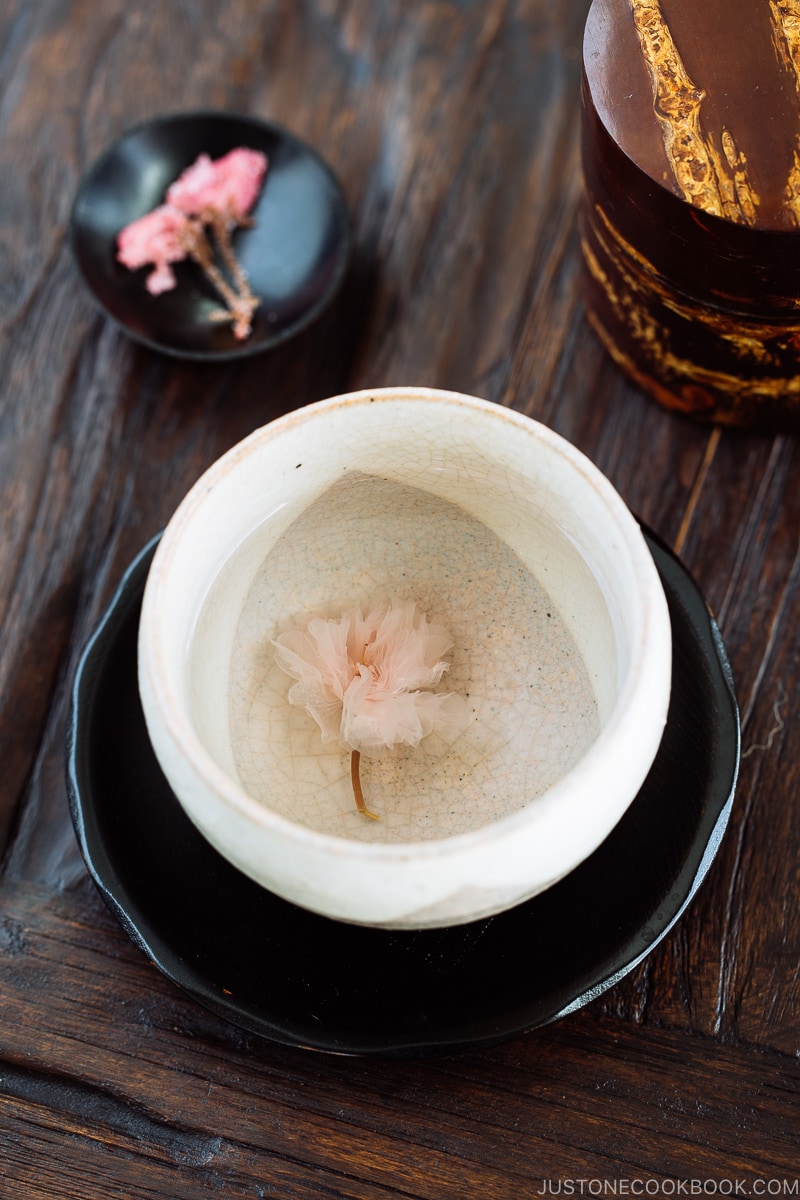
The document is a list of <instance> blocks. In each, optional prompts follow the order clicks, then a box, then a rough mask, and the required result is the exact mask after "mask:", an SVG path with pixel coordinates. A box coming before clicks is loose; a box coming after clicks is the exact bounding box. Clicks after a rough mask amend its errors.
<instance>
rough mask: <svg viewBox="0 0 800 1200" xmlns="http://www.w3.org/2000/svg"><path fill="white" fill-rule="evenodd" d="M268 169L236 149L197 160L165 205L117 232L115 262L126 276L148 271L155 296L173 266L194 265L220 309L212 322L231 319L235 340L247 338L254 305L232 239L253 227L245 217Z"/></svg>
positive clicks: (171, 278)
mask: <svg viewBox="0 0 800 1200" xmlns="http://www.w3.org/2000/svg"><path fill="white" fill-rule="evenodd" d="M266 170H267V159H266V156H265V155H264V154H261V153H260V152H259V151H257V150H248V149H245V148H244V147H240V148H239V149H237V150H231V151H230V152H229V153H228V154H226V155H224V156H223V157H222V158H218V159H215V160H212V159H211V158H209V156H208V155H207V154H201V155H200V157H199V158H198V159H197V160H196V162H194V163H193V164H192V166H191V167H188V168H187V169H186V170H185V171H184V172H183V174H182V175H181V176H180V177H179V178H178V179H176V180H175V182H174V183H173V184H171V185H170V187H169V188H168V189H167V193H166V198H165V199H166V202H165V203H164V204H161V205H159V206H158V207H157V208H155V209H153V210H152V212H149V213H146V214H145V215H144V216H143V217H139V218H138V219H137V220H135V221H131V222H130V224H129V225H126V226H125V228H124V229H122V230H121V231H120V233H119V235H118V237H117V259H118V260H119V261H120V262H121V263H122V264H123V265H124V266H126V267H128V268H129V269H130V270H132V271H134V270H138V269H139V268H140V267H144V266H152V268H153V269H152V271H151V272H150V274H149V275H148V276H147V280H146V282H145V286H146V288H147V290H148V291H149V292H150V293H151V295H154V296H158V295H160V294H161V293H162V292H166V291H169V290H171V289H172V288H174V287H175V286H176V283H177V280H176V278H175V273H174V271H173V270H172V265H173V264H174V263H177V262H182V261H183V260H184V259H187V258H190V259H192V260H193V261H194V262H196V263H197V264H198V266H199V267H200V269H201V270H202V272H203V274H204V275H205V277H206V278H207V279H208V280H209V282H210V283H211V284H212V285H213V287H214V288H215V290H216V291H217V293H218V295H219V296H220V297H221V298H222V300H224V302H225V305H226V307H225V308H220V309H216V310H214V312H212V313H211V319H212V320H215V321H230V322H231V324H232V326H233V333H234V336H235V337H236V338H237V339H239V340H243V339H245V338H247V337H249V335H250V333H251V332H252V328H253V313H254V312H255V311H256V309H257V308H258V306H259V304H260V299H259V297H257V296H255V295H253V292H252V290H251V288H250V284H249V281H248V279H247V275H246V274H245V271H244V268H243V267H242V265H241V263H240V262H239V261H238V259H237V258H236V255H235V253H234V250H233V243H232V235H233V233H234V231H235V230H236V229H237V228H239V227H246V226H249V225H252V221H251V220H250V218H249V217H248V215H247V214H248V213H249V212H250V209H251V208H252V207H253V205H254V204H255V202H256V199H257V197H258V194H259V192H260V190H261V186H262V184H263V181H264V175H265V173H266Z"/></svg>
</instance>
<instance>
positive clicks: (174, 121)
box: [70, 112, 352, 361]
mask: <svg viewBox="0 0 800 1200" xmlns="http://www.w3.org/2000/svg"><path fill="white" fill-rule="evenodd" d="M240 146H244V147H247V148H248V149H251V150H259V151H261V152H263V153H264V154H266V156H267V159H268V160H269V165H268V167H267V174H266V178H265V180H264V185H263V187H262V189H261V193H260V195H259V198H258V200H257V201H256V204H255V207H254V208H253V210H252V212H251V214H250V216H251V217H252V218H253V221H254V224H253V227H252V228H250V229H240V230H238V231H237V232H236V233H235V234H234V247H235V250H236V254H237V256H238V258H239V260H240V262H241V263H242V265H243V266H244V268H245V270H246V272H247V274H248V277H249V279H250V284H251V287H252V290H253V292H254V293H255V294H256V295H257V296H260V297H261V301H262V303H261V305H260V306H259V308H258V310H257V312H256V314H255V318H254V321H253V331H252V333H251V335H250V336H249V337H248V338H247V339H246V340H244V341H237V340H236V338H235V337H234V335H233V331H232V329H231V327H230V325H227V324H216V323H214V322H212V321H210V320H209V313H210V312H211V311H212V310H213V309H214V308H217V307H218V306H219V297H218V296H217V295H216V293H215V292H214V290H213V288H212V287H211V285H210V284H209V283H208V282H207V281H206V280H205V278H204V276H203V274H202V272H201V270H200V268H199V267H198V266H197V265H196V264H195V263H192V262H182V263H177V264H175V268H174V269H175V275H176V277H177V281H178V283H177V287H175V288H174V289H173V290H172V291H168V292H163V293H162V294H161V295H160V296H151V295H150V293H149V292H148V291H147V289H146V287H145V278H146V276H147V270H148V269H147V268H142V269H141V270H139V271H130V270H128V268H127V267H124V266H123V265H122V263H120V262H118V261H117V258H116V253H117V245H116V242H117V235H118V234H119V232H120V230H121V229H122V228H123V227H124V226H125V225H127V224H128V223H129V222H130V221H133V220H134V219H136V218H137V217H141V216H143V215H144V214H145V213H147V212H150V211H151V209H153V208H156V207H157V206H158V205H160V204H162V203H163V202H164V195H165V193H166V190H167V188H168V187H169V185H170V184H171V183H173V182H174V180H175V179H177V178H178V176H179V175H180V174H181V172H182V171H184V170H185V169H186V168H187V167H189V166H191V165H192V163H193V162H194V161H195V160H196V159H197V158H198V156H199V155H200V154H208V155H210V157H211V158H212V159H216V158H219V157H221V156H222V155H223V154H226V153H227V152H228V151H229V150H234V149H236V148H237V147H240ZM70 241H71V245H72V251H73V254H74V256H75V261H76V263H77V265H78V268H79V270H80V272H81V274H82V275H83V278H84V280H85V282H86V284H87V285H88V287H89V289H90V291H91V292H92V293H93V295H94V297H95V299H96V300H97V301H98V303H99V304H100V307H101V308H102V309H103V310H104V311H105V312H106V313H107V314H108V316H109V317H111V319H112V320H113V321H115V322H116V323H117V324H118V325H119V326H120V327H121V328H122V329H123V330H124V331H125V332H126V333H128V334H130V336H131V337H133V338H136V339H137V340H138V341H140V342H144V344H145V345H147V346H150V347H152V348H153V349H156V350H161V351H163V352H164V353H165V354H172V355H176V356H177V357H180V358H190V359H201V360H204V361H214V360H217V361H219V360H225V359H230V358H238V357H242V356H246V355H251V354H257V353H259V352H260V351H263V350H267V349H270V348H271V347H273V346H276V345H278V343H280V342H283V341H286V339H287V338H290V337H292V336H293V335H294V334H296V333H298V332H299V331H300V330H301V329H304V328H305V327H306V326H307V325H309V324H310V323H311V322H312V321H313V320H315V319H316V318H317V317H318V316H319V315H320V314H321V313H322V311H323V310H324V309H325V307H326V306H327V305H328V304H329V303H330V301H331V300H332V299H333V297H334V295H335V294H336V292H337V290H338V288H339V286H340V285H341V283H342V280H343V279H344V276H345V273H346V270H347V266H348V263H349V260H350V254H351V249H352V236H351V230H350V220H349V217H348V213H347V206H346V203H345V199H344V196H343V193H342V189H341V187H340V186H339V183H338V182H337V180H336V178H335V177H334V175H333V174H332V172H331V171H330V169H329V168H328V166H327V165H326V164H325V163H324V162H323V160H322V159H321V158H320V156H319V155H318V154H317V153H316V151H314V150H312V149H311V147H310V146H308V145H306V144H305V143H304V142H302V141H300V139H299V138H297V137H295V136H294V135H293V134H291V133H289V132H288V131H287V130H285V129H282V128H280V127H279V126H277V125H273V124H270V123H268V122H266V121H260V120H257V119H256V118H255V117H249V116H240V115H237V114H234V113H225V112H193V113H179V114H176V115H174V116H166V117H160V118H158V119H157V120H154V121H148V122H147V123H146V124H143V125H139V126H137V127H136V128H134V129H131V130H129V131H128V132H127V133H126V134H124V136H123V137H122V138H121V139H120V140H119V141H118V142H117V143H116V144H115V145H113V146H112V147H111V148H110V149H109V150H107V151H106V152H105V154H103V155H102V157H101V158H99V159H98V161H97V162H96V163H95V164H94V166H93V167H92V168H91V169H90V170H89V172H88V174H86V175H85V176H84V178H83V181H82V183H81V185H80V188H79V190H78V194H77V196H76V199H75V204H74V207H73V210H72V219H71V223H70Z"/></svg>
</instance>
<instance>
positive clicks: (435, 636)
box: [272, 602, 468, 820]
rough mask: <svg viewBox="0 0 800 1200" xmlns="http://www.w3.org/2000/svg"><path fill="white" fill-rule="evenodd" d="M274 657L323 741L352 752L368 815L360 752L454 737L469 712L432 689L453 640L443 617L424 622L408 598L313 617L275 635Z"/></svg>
mask: <svg viewBox="0 0 800 1200" xmlns="http://www.w3.org/2000/svg"><path fill="white" fill-rule="evenodd" d="M272 644H273V645H274V646H275V648H276V649H275V661H276V662H277V663H278V665H279V666H280V667H281V668H282V669H283V670H284V671H286V673H287V674H288V675H291V676H292V678H293V679H295V680H296V681H297V682H296V683H295V684H293V686H292V687H291V688H290V690H289V701H290V703H292V704H296V705H299V706H300V707H302V708H305V709H306V711H307V712H308V713H309V715H310V716H311V717H313V719H314V720H315V721H316V723H317V725H318V726H319V728H320V731H321V733H322V740H323V742H331V741H337V742H339V743H340V745H343V746H345V747H347V748H348V749H349V750H350V752H351V755H350V777H351V781H352V785H353V795H354V797H355V802H356V807H357V808H358V810H359V812H361V813H363V814H364V816H367V817H373V818H374V819H376V820H377V816H376V814H375V813H373V812H371V811H370V810H369V809H368V808H367V805H366V802H365V800H364V795H363V792H362V788H361V779H360V760H361V754H362V753H364V754H366V755H367V756H369V757H376V756H377V755H379V754H380V753H381V752H383V751H384V750H386V749H387V748H389V747H392V746H397V745H408V746H417V745H419V743H420V741H421V740H422V739H423V738H424V737H427V736H428V734H430V733H433V732H437V733H440V734H441V735H442V736H443V737H445V739H447V740H451V739H453V738H454V737H456V735H457V734H458V733H460V732H461V730H462V729H463V728H464V726H465V724H466V722H467V719H468V710H467V705H466V703H465V701H464V700H463V699H462V698H461V697H460V696H459V695H457V694H456V693H454V692H446V693H442V692H433V691H432V690H431V689H432V688H434V687H435V686H436V685H437V684H438V683H439V681H440V680H441V678H442V676H443V675H444V673H445V671H447V669H448V664H447V663H446V662H445V661H444V659H443V657H442V656H443V655H444V654H446V653H447V651H448V650H450V649H451V647H452V645H453V642H452V639H451V638H450V635H449V634H448V633H447V631H446V630H445V629H444V627H443V626H441V625H436V624H429V622H428V619H427V617H426V616H425V614H424V613H420V612H418V611H417V609H416V605H415V604H413V603H412V602H408V603H401V604H397V605H389V606H387V607H383V608H375V609H372V610H371V611H369V612H368V613H367V615H366V616H364V615H363V613H362V611H361V609H360V608H353V609H350V610H349V611H348V612H345V613H343V615H342V616H341V618H339V619H338V620H328V619H325V618H322V617H315V618H313V619H312V620H311V621H309V622H308V624H307V625H306V626H305V627H303V626H296V627H295V628H293V629H290V630H288V631H287V632H285V633H282V634H281V635H280V636H279V637H277V638H276V639H275V640H274V642H273V643H272Z"/></svg>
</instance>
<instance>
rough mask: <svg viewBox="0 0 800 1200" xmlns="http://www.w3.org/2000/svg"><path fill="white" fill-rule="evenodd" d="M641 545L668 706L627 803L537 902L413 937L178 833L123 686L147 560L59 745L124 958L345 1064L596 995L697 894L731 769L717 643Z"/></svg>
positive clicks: (87, 668) (84, 679) (102, 631)
mask: <svg viewBox="0 0 800 1200" xmlns="http://www.w3.org/2000/svg"><path fill="white" fill-rule="evenodd" d="M648 541H649V544H650V548H651V550H652V553H653V556H654V558H655V561H656V565H657V566H658V569H659V572H660V575H661V579H662V582H663V585H664V589H665V592H666V594H667V599H668V602H669V608H670V616H671V620H672V630H673V690H672V699H671V703H670V711H669V718H668V721H667V726H666V729H665V733H664V737H663V740H662V743H661V747H660V749H659V752H658V756H657V758H656V760H655V763H654V764H653V768H652V770H651V772H650V774H649V776H648V778H647V779H646V781H645V783H644V785H643V786H642V789H641V791H640V793H639V795H638V796H637V798H636V799H635V800H634V802H633V804H632V805H631V807H630V808H629V809H628V811H627V812H626V814H625V816H624V817H623V818H622V820H621V821H620V822H619V824H618V825H617V827H616V828H615V829H614V830H613V831H612V833H611V834H610V835H609V837H608V838H607V839H606V841H605V842H604V843H603V844H602V845H601V846H600V848H599V849H598V850H597V851H595V853H594V854H593V855H592V856H591V857H590V858H588V859H587V860H586V861H585V862H584V863H582V864H581V866H579V867H578V868H577V869H576V870H574V871H572V872H571V873H570V874H569V875H568V876H566V878H564V879H563V880H561V882H560V883H558V884H556V885H555V886H554V887H552V888H550V889H549V890H548V891H546V892H543V893H541V894H540V895H539V896H536V897H534V899H532V900H529V901H527V902H526V903H524V904H521V905H519V906H518V907H516V908H513V909H511V910H509V911H508V912H505V913H502V914H500V915H499V916H496V917H491V918H489V919H487V920H483V921H477V922H473V923H471V924H469V925H460V926H453V927H451V928H448V929H433V930H424V931H419V932H393V931H387V930H380V929H367V928H363V927H360V926H355V925H345V924H341V923H339V922H336V921H331V920H328V919H326V918H324V917H320V916H316V915H315V914H313V913H310V912H306V911H304V910H303V909H301V908H297V907H295V906H294V905H292V904H289V903H287V902H286V901H285V900H282V899H280V898H279V897H277V896H275V895H273V894H272V893H270V892H268V891H266V890H265V889H263V888H261V887H260V886H259V885H257V884H255V883H253V882H252V881H251V880H250V879H248V878H246V877H245V876H244V875H242V874H240V872H239V871H237V870H236V869H235V868H234V867H232V866H231V865H230V864H229V863H228V862H227V861H226V860H225V859H224V858H222V857H221V856H220V855H219V854H218V853H217V852H216V850H214V849H213V848H212V847H211V846H210V845H209V843H208V842H207V841H206V840H205V838H204V837H202V835H201V834H200V833H198V832H197V830H196V829H195V828H194V826H193V825H192V824H191V823H190V821H189V819H188V818H187V817H186V816H185V814H184V812H183V809H182V808H181V806H180V805H179V803H178V801H177V800H176V799H175V796H174V795H173V793H172V792H171V790H170V788H169V786H168V784H167V782H166V780H165V779H164V776H163V775H162V773H161V770H160V768H159V766H158V763H157V762H156V759H155V757H154V755H153V752H152V750H151V748H150V743H149V741H148V737H147V731H146V729H145V724H144V718H143V715H142V709H141V705H140V703H139V694H138V687H137V676H136V639H137V631H138V623H139V609H140V605H141V599H142V592H143V589H144V582H145V578H146V575H147V570H148V567H149V564H150V560H151V558H152V555H153V551H154V549H155V542H153V543H151V544H150V546H148V547H147V548H146V549H145V550H144V551H143V552H142V553H141V555H140V556H139V558H138V559H137V560H136V562H135V563H134V564H133V565H132V567H131V568H130V570H129V571H128V573H127V575H126V576H125V578H124V580H123V582H122V584H121V586H120V588H119V591H118V592H117V594H116V596H115V597H114V599H113V600H112V602H111V605H110V607H109V609H108V611H107V613H106V615H105V617H104V618H103V621H102V623H101V624H100V626H99V627H98V629H97V631H96V633H95V634H94V636H93V638H92V639H91V641H90V642H89V645H88V646H87V648H86V650H85V651H84V654H83V657H82V660H81V664H80V667H79V669H78V672H77V676H76V679H75V684H74V690H73V697H72V712H71V721H70V732H69V740H68V786H69V795H70V806H71V811H72V818H73V822H74V825H75V830H76V833H77V836H78V840H79V842H80V846H81V850H82V852H83V855H84V858H85V860H86V863H87V866H88V868H89V871H90V873H91V875H92V877H93V878H94V880H95V883H96V884H97V885H98V887H99V888H100V891H101V892H102V894H103V896H104V897H105V899H106V901H107V902H108V904H109V905H110V907H111V909H112V910H113V911H114V913H115V914H116V915H117V917H118V918H119V920H120V921H121V923H122V925H123V926H124V927H125V929H126V930H127V931H128V933H129V934H130V936H131V937H132V939H133V940H134V942H135V943H136V944H137V945H138V946H139V947H140V948H141V949H142V950H144V952H145V953H146V954H147V955H148V957H149V958H151V959H152V960H153V962H154V963H155V964H156V966H158V967H159V968H160V970H161V971H163V972H164V974H165V975H167V976H168V977H169V978H170V979H171V980H173V981H174V982H175V983H177V984H179V985H180V986H181V987H182V988H184V989H185V990H186V991H187V992H188V993H189V994H190V995H191V996H193V997H194V998H195V999H196V1000H199V1001H200V1002H201V1003H203V1004H205V1005H206V1006H207V1007H208V1008H210V1009H212V1010H213V1011H214V1012H216V1013H217V1014H219V1015H220V1016H221V1017H224V1018H226V1019H227V1020H229V1021H231V1022H233V1023H234V1024H236V1025H239V1026H241V1027H243V1028H245V1029H247V1030H249V1031H251V1032H254V1033H256V1034H260V1035H262V1036H264V1037H266V1038H269V1039H272V1040H273V1041H278V1042H282V1043H285V1044H288V1045H295V1046H304V1047H308V1048H314V1049H318V1050H326V1051H330V1052H335V1053H345V1054H405V1055H412V1054H414V1055H419V1054H424V1053H432V1052H434V1051H437V1052H454V1051H461V1050H466V1049H471V1048H476V1047H479V1046H485V1045H490V1044H491V1043H493V1042H497V1041H500V1040H502V1039H504V1038H508V1037H512V1036H514V1035H517V1034H520V1033H523V1032H525V1031H527V1030H530V1029H533V1028H535V1027H537V1026H540V1025H544V1024H546V1023H547V1022H549V1021H554V1020H556V1019H557V1018H558V1017H561V1016H564V1015H565V1014H566V1013H568V1012H572V1011H574V1010H575V1009H577V1008H580V1007H581V1006H582V1005H584V1004H587V1003H588V1002H589V1001H590V1000H592V999H594V998H595V997H596V996H599V995H600V994H601V993H602V992H604V991H605V990H606V989H607V988H609V987H611V986H612V985H613V984H614V983H616V982H617V981H618V980H619V979H621V978H622V976H623V975H625V974H626V973H627V972H628V971H630V970H631V969H632V968H633V967H635V966H636V964H637V963H639V962H640V961H641V960H642V959H643V958H644V957H645V955H646V954H648V953H649V952H650V951H651V950H652V949H653V947H654V946H655V945H657V943H658V942H659V941H660V940H661V939H662V938H663V937H664V935H665V934H666V933H667V931H668V930H669V929H670V928H671V926H672V925H673V924H674V922H675V921H676V920H677V919H678V917H679V916H680V915H681V913H682V912H683V911H684V909H685V908H686V906H687V904H688V903H689V901H690V900H691V898H692V896H693V895H694V893H695V892H696V890H697V888H698V887H699V885H700V883H701V881H702V880H703V878H704V877H705V875H706V872H707V871H708V868H709V866H710V864H711V861H712V859H713V857H714V854H715V853H716V850H717V847H718V845H719V842H720V839H721V838H722V835H723V833H724V831H725V827H726V825H727V821H728V817H729V814H730V809H731V804H732V802H733V792H734V786H735V782H736V775H737V769H738V762H739V716H738V710H737V706H736V699H735V696H734V691H733V684H732V680H731V675H730V669H729V667H728V662H727V657H726V654H725V649H724V647H723V645H722V641H721V639H720V635H719V632H718V630H717V627H716V624H715V623H714V620H713V618H712V617H711V616H710V614H709V612H708V609H707V607H706V605H705V603H704V601H703V597H702V596H701V594H700V592H699V591H698V589H697V587H696V585H695V584H694V583H693V581H692V579H691V578H690V576H689V575H688V574H687V573H686V571H685V569H684V568H683V567H682V566H681V564H680V562H679V561H678V560H677V559H676V558H675V557H674V555H673V554H672V553H671V552H670V551H669V550H667V549H666V548H665V547H664V546H663V545H662V544H661V543H660V542H658V541H657V539H655V538H654V537H653V536H652V535H649V534H648Z"/></svg>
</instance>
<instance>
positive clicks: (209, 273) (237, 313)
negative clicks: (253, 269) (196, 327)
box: [182, 221, 261, 340]
mask: <svg viewBox="0 0 800 1200" xmlns="http://www.w3.org/2000/svg"><path fill="white" fill-rule="evenodd" d="M223 224H224V223H223ZM213 228H214V234H215V237H216V238H217V244H218V246H219V248H220V251H221V252H222V251H223V249H224V247H223V246H222V245H221V243H220V241H219V238H220V232H219V229H218V228H217V226H216V225H214V227H213ZM182 242H183V247H184V249H185V250H186V252H187V254H188V255H189V257H190V258H192V259H193V260H194V261H195V262H196V263H197V264H198V266H199V267H200V269H201V270H202V272H203V274H204V275H205V277H206V279H207V280H208V281H209V283H211V284H212V285H213V286H214V287H215V288H216V290H217V292H218V293H219V294H220V296H222V298H223V300H224V301H225V303H226V304H227V306H228V308H227V310H226V311H225V312H224V313H223V314H217V313H215V314H214V318H213V319H214V320H220V319H221V320H229V321H232V322H233V332H234V335H235V337H237V338H238V339H239V340H242V339H243V338H246V337H248V336H249V334H250V333H251V332H252V318H253V313H254V312H255V310H256V309H257V308H258V306H259V304H260V303H261V301H260V300H259V299H258V297H257V296H254V295H253V293H252V292H251V290H250V285H249V284H248V283H247V276H246V275H245V274H244V272H243V271H242V269H241V267H239V270H238V273H236V274H235V281H236V283H237V286H239V288H240V290H239V291H236V290H235V289H234V288H232V287H231V285H230V284H229V283H228V281H227V279H226V278H225V276H224V275H223V274H222V272H221V271H220V269H219V267H218V266H217V264H216V263H215V262H214V256H213V251H212V249H211V244H210V242H209V240H208V238H207V237H206V233H205V229H204V227H203V225H202V224H201V223H200V222H199V221H192V222H190V226H189V230H187V232H185V233H184V235H183V238H182ZM227 251H228V253H229V254H230V257H231V258H233V250H232V248H231V246H230V238H229V235H228V241H227ZM223 259H224V261H225V263H226V265H229V263H228V255H227V254H224V253H223ZM242 281H243V282H242Z"/></svg>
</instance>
